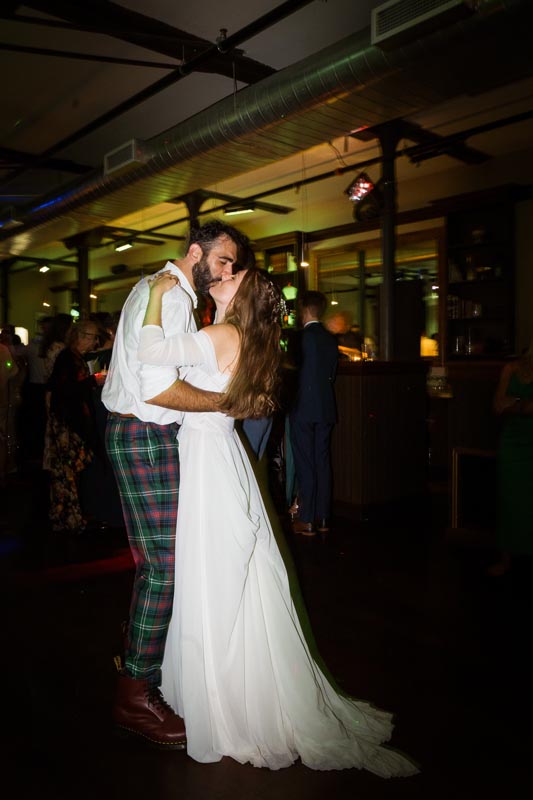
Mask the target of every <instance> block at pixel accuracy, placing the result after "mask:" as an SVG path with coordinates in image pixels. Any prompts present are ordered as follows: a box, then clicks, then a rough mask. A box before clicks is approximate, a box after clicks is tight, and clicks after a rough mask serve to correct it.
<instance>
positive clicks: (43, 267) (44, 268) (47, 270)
mask: <svg viewBox="0 0 533 800" xmlns="http://www.w3.org/2000/svg"><path fill="white" fill-rule="evenodd" d="M39 272H50V267H47V266H46V264H43V265H42V267H39Z"/></svg>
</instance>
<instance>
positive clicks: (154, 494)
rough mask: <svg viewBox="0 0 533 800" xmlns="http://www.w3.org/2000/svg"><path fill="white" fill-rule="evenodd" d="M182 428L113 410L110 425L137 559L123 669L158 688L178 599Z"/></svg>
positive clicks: (110, 445) (110, 449)
mask: <svg viewBox="0 0 533 800" xmlns="http://www.w3.org/2000/svg"><path fill="white" fill-rule="evenodd" d="M178 428H179V426H178V425H177V424H170V425H157V424H155V423H153V422H142V421H141V420H139V419H136V418H134V417H132V418H126V417H121V416H119V415H118V414H112V413H110V414H109V415H108V420H107V425H106V450H107V453H108V456H109V460H110V461H111V464H112V466H113V471H114V473H115V478H116V480H117V484H118V490H119V493H120V499H121V502H122V510H123V513H124V523H125V526H126V530H127V533H128V540H129V544H130V548H131V552H132V555H133V559H134V562H135V579H134V583H133V590H132V596H131V602H130V613H129V622H128V632H127V641H126V649H125V658H124V662H125V663H124V670H125V673H126V674H127V675H129V676H130V677H131V678H137V679H146V680H148V681H149V683H150V684H151V685H153V686H159V685H160V683H161V663H162V661H163V653H164V649H165V641H166V637H167V630H168V625H169V622H170V617H171V615H172V601H173V597H174V559H175V542H176V520H177V514H178V494H179V459H178V443H177V440H176V437H177V433H178Z"/></svg>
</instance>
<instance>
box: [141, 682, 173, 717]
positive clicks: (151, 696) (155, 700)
mask: <svg viewBox="0 0 533 800" xmlns="http://www.w3.org/2000/svg"><path fill="white" fill-rule="evenodd" d="M146 694H147V697H148V700H149V701H150V703H151V704H152V705H153V706H156V707H157V708H160V709H161V711H166V712H167V713H169V714H174V709H173V708H171V707H170V706H169V704H168V703H167V701H166V700H165V698H164V697H163V695H162V694H161V690H160V689H159V688H158V687H157V686H153V687H151V688H148V689H147V692H146Z"/></svg>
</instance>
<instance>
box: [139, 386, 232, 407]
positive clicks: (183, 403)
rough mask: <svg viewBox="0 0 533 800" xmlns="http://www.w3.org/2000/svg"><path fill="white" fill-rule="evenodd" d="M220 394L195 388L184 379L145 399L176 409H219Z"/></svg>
mask: <svg viewBox="0 0 533 800" xmlns="http://www.w3.org/2000/svg"><path fill="white" fill-rule="evenodd" d="M221 399H222V395H221V394H220V393H219V392H206V391H204V390H203V389H197V388H196V386H192V385H191V384H190V383H187V382H186V381H180V380H178V381H176V382H175V383H173V384H172V385H171V386H169V387H168V389H165V391H164V392H161V393H160V394H158V395H157V396H156V397H152V398H150V400H146V401H145V402H147V403H148V404H149V405H151V406H162V407H163V408H172V409H175V410H177V411H220V401H221Z"/></svg>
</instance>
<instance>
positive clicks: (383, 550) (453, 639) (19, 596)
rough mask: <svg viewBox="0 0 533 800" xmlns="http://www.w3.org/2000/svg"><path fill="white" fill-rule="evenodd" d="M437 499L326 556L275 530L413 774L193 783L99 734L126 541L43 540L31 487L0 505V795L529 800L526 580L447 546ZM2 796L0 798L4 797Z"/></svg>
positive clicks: (13, 479) (469, 540) (198, 776)
mask: <svg viewBox="0 0 533 800" xmlns="http://www.w3.org/2000/svg"><path fill="white" fill-rule="evenodd" d="M448 505H449V504H448V497H447V495H446V494H445V493H444V492H443V491H442V490H441V491H436V490H435V491H433V492H429V493H428V498H427V502H426V503H424V504H423V507H421V506H420V504H418V505H417V506H416V508H412V509H411V510H409V508H406V509H404V511H403V512H401V513H398V514H397V515H396V517H395V519H394V520H388V521H386V520H385V521H381V522H377V521H376V520H375V519H374V520H372V519H367V520H363V521H359V522H357V523H353V522H348V521H347V520H342V519H335V520H334V525H333V527H332V530H331V532H330V534H329V535H328V536H327V538H323V539H322V538H316V539H304V538H303V537H296V536H294V534H292V533H291V532H290V531H289V530H288V528H287V522H286V521H285V520H284V521H283V525H284V529H285V531H286V537H287V543H288V547H289V550H290V553H291V554H292V558H293V561H294V567H295V570H296V573H297V575H298V578H299V581H300V585H301V590H302V594H303V598H304V601H305V604H306V607H307V611H308V615H309V618H310V620H311V623H312V626H313V630H314V635H315V639H316V643H317V646H318V648H319V651H320V653H321V656H322V658H323V659H324V661H325V663H326V664H327V665H328V667H329V670H330V671H331V673H332V674H333V676H334V677H335V679H336V680H337V682H338V683H339V684H340V685H341V686H342V687H343V688H344V689H345V690H346V691H347V692H349V693H350V694H352V695H353V696H355V697H361V698H364V699H366V700H369V701H371V702H373V703H374V704H375V705H377V706H380V707H382V708H385V709H388V710H390V711H392V712H394V714H395V715H396V728H395V732H394V737H393V740H392V742H391V745H392V746H393V747H396V748H399V749H400V750H403V751H405V752H407V753H408V754H409V755H411V756H412V757H413V758H414V759H416V761H417V762H419V764H420V767H421V773H420V774H419V775H418V776H415V777H412V778H404V779H391V780H383V779H380V778H377V777H376V776H374V775H372V774H370V773H367V772H364V771H358V770H346V771H341V772H323V773H315V772H313V771H311V770H309V769H307V768H305V767H303V766H302V765H301V764H299V763H297V764H295V765H294V766H293V767H291V768H289V769H285V770H281V771H279V772H269V771H267V770H262V769H254V768H253V767H251V766H241V765H239V764H237V763H235V762H234V761H232V760H231V759H223V760H222V761H221V762H220V763H218V764H208V765H202V764H198V763H196V762H194V761H192V760H191V759H190V758H188V757H187V756H186V755H185V754H184V753H182V752H173V753H172V752H166V753H162V752H159V751H154V750H150V749H146V748H144V747H142V746H138V745H136V744H133V743H130V742H128V741H124V740H120V739H117V738H116V737H115V736H114V734H113V730H112V726H111V724H110V707H111V703H112V698H113V691H114V680H115V667H114V663H113V656H114V655H115V654H116V653H118V652H119V651H120V646H121V631H120V624H121V621H122V620H123V619H125V618H126V616H127V609H128V601H129V593H130V587H131V580H132V574H133V572H132V561H131V558H130V555H129V550H128V547H127V542H126V538H125V533H124V531H123V530H122V529H120V528H118V529H104V530H99V529H96V530H94V531H92V532H89V533H86V534H84V535H83V536H81V537H77V538H75V539H64V538H62V537H58V536H54V535H52V534H50V532H49V531H48V528H47V524H46V516H45V514H44V513H43V509H44V508H45V501H44V494H43V490H42V487H41V483H40V473H38V472H35V473H34V474H32V473H27V474H25V475H22V476H21V475H12V476H10V477H9V479H8V485H7V487H6V488H5V489H3V490H2V502H1V504H0V559H1V561H2V576H3V580H2V582H1V587H2V589H1V591H2V595H3V597H2V607H3V624H2V634H3V636H2V639H3V657H2V665H3V668H4V680H3V687H4V692H5V700H4V703H3V704H2V706H3V713H2V719H3V723H4V724H3V726H2V729H3V730H2V732H3V747H2V751H3V752H2V755H3V757H4V758H3V759H2V760H3V763H4V769H3V772H2V778H3V785H4V787H7V786H9V785H12V786H14V787H15V788H14V789H13V790H12V791H13V796H16V797H17V798H24V799H25V798H37V797H38V798H72V799H76V800H77V799H78V798H80V799H82V798H83V799H85V798H91V800H94V798H117V800H118V799H119V798H120V799H121V800H122V798H127V800H137V798H150V800H170V799H171V798H172V799H174V798H179V800H278V799H279V798H281V799H282V800H284V798H287V800H289V798H290V800H304V799H305V800H315V799H316V800H337V799H339V800H381V798H394V799H396V798H409V800H441V798H442V800H444V798H446V800H451V799H452V798H453V800H463V799H464V800H477V799H478V798H485V797H498V796H500V797H505V798H506V799H508V798H527V797H531V796H533V778H532V772H533V770H532V767H531V763H532V753H533V736H532V724H531V716H532V710H533V702H532V699H533V698H532V693H531V685H532V683H533V681H532V678H531V676H532V674H533V669H532V668H533V659H532V656H531V650H532V648H531V641H530V640H531V636H532V634H531V630H532V626H531V610H532V608H533V603H532V600H533V580H532V577H533V569H532V566H531V563H530V562H527V561H524V562H519V563H518V564H517V565H516V568H515V569H514V571H513V572H512V573H511V574H510V575H507V576H505V577H502V578H488V577H486V575H485V570H486V567H487V565H488V564H489V563H490V559H491V557H492V555H493V553H492V550H491V542H490V539H489V537H487V536H484V535H477V536H476V535H472V536H468V535H466V534H465V533H455V535H451V533H450V531H449V530H448V528H447V526H448ZM7 791H8V793H7V794H5V795H4V796H5V797H9V796H11V795H10V794H9V790H7Z"/></svg>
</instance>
